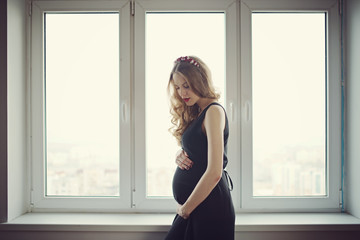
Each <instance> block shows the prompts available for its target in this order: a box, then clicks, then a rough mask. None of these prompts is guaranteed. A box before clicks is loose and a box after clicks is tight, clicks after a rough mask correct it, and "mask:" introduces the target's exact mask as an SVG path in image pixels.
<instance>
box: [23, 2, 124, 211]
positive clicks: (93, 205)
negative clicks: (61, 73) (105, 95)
mask: <svg viewBox="0 0 360 240" xmlns="http://www.w3.org/2000/svg"><path fill="white" fill-rule="evenodd" d="M31 4H32V10H31V15H32V17H31V40H30V41H31V43H30V48H31V63H30V65H31V78H30V79H31V80H30V81H31V83H30V86H31V90H30V91H31V103H30V105H29V107H30V109H31V110H30V112H31V117H30V121H31V133H30V143H29V144H30V146H31V149H32V152H31V161H30V162H31V172H32V177H31V181H32V182H31V183H30V185H31V186H30V188H31V189H30V191H31V200H30V201H31V203H30V204H31V207H32V211H44V210H51V211H61V210H66V211H79V210H86V209H91V210H92V211H114V210H115V211H116V210H117V211H120V210H125V209H129V208H130V203H131V195H130V158H131V153H130V150H129V149H130V142H129V139H130V130H129V129H130V125H131V119H130V111H129V109H130V107H129V106H130V105H129V104H131V101H130V100H131V95H130V38H129V36H130V12H129V9H130V7H129V2H128V1H126V0H120V1H33V2H32V3H31ZM50 12H118V13H119V26H120V38H119V39H120V41H119V42H120V46H119V51H120V58H121V61H119V62H120V66H119V68H120V89H119V91H120V99H119V101H120V104H119V105H120V108H121V109H120V111H119V112H120V133H121V134H120V161H119V164H120V166H119V167H120V197H94V198H88V197H53V196H52V197H46V196H45V170H46V169H45V151H44V150H45V144H46V143H45V124H44V123H45V109H44V106H45V98H44V91H45V89H44V74H45V73H44V52H43V48H44V45H43V42H44V41H43V39H44V34H43V33H44V14H45V13H50Z"/></svg>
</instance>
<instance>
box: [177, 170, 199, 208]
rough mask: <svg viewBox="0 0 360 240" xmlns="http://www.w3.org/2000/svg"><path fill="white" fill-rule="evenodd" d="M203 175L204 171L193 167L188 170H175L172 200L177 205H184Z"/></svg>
mask: <svg viewBox="0 0 360 240" xmlns="http://www.w3.org/2000/svg"><path fill="white" fill-rule="evenodd" d="M203 174H204V169H199V168H197V167H195V165H194V166H193V167H192V168H190V169H189V170H181V169H180V168H177V169H176V171H175V174H174V178H173V184H172V187H173V195H174V198H175V200H176V201H177V202H178V203H179V204H184V203H185V201H186V200H187V199H188V197H189V196H190V194H191V192H192V191H193V190H194V188H195V186H196V184H197V183H198V181H199V180H200V178H201V176H202V175H203Z"/></svg>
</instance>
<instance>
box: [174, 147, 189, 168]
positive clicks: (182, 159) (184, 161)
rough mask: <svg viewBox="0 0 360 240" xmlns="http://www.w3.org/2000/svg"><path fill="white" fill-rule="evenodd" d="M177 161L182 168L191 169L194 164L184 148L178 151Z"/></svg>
mask: <svg viewBox="0 0 360 240" xmlns="http://www.w3.org/2000/svg"><path fill="white" fill-rule="evenodd" d="M175 162H176V164H177V165H178V167H179V168H180V169H181V170H184V169H186V170H189V169H190V168H191V167H192V165H193V161H191V160H190V159H189V156H188V155H187V153H186V152H185V151H184V150H182V149H180V150H179V151H178V152H177V153H176V160H175Z"/></svg>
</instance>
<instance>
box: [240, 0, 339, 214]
mask: <svg viewBox="0 0 360 240" xmlns="http://www.w3.org/2000/svg"><path fill="white" fill-rule="evenodd" d="M271 2H272V1H271ZM278 3H279V2H277V1H274V2H272V4H271V5H270V3H269V5H267V4H260V5H258V2H257V1H243V2H242V12H241V14H242V16H241V20H242V23H241V24H242V28H241V29H242V30H241V38H242V47H241V49H242V50H243V51H242V56H241V59H242V77H241V85H242V86H243V87H242V89H243V90H242V102H243V103H244V109H243V113H244V114H243V116H244V118H243V120H244V121H243V122H242V123H241V124H242V127H241V129H242V132H243V134H242V139H243V140H242V151H243V152H242V160H243V169H242V180H243V183H244V184H243V185H242V186H243V189H242V204H243V207H244V208H248V209H252V208H254V209H259V208H260V209H267V208H271V209H298V208H299V206H301V207H302V208H304V209H314V208H335V209H336V208H338V207H339V202H338V199H339V195H338V194H339V193H338V189H339V182H340V181H339V179H340V178H339V172H338V171H337V169H338V163H339V159H340V155H339V153H340V151H339V148H340V142H339V140H338V139H336V137H335V138H333V137H334V136H335V135H336V134H335V132H337V131H338V130H337V129H339V126H340V119H339V117H338V116H335V115H333V114H332V113H334V112H338V113H339V112H340V109H339V106H338V104H337V103H335V102H338V103H340V98H339V97H340V96H339V94H338V93H335V92H334V89H336V88H338V87H339V86H338V79H339V78H338V74H339V66H340V65H338V63H339V62H338V59H339V56H337V55H336V53H334V52H332V49H331V48H330V46H336V45H337V44H338V37H337V34H338V33H336V30H335V29H336V27H337V24H334V22H337V21H338V19H337V18H338V15H337V14H336V12H335V9H334V8H331V7H330V8H328V9H326V8H325V9H324V8H323V9H321V7H320V6H316V4H315V5H313V6H303V7H299V6H298V7H292V6H291V3H290V2H288V3H287V4H281V5H280V3H279V5H277V4H278ZM335 19H337V20H335ZM330 23H331V25H330ZM248 46H251V50H248V49H246V48H247V47H248ZM331 56H332V57H331ZM335 56H336V57H335ZM248 63H251V66H250V65H249V64H248ZM249 90H250V93H251V94H249V92H247V91H249ZM334 134H335V135H334ZM337 134H339V132H337ZM337 136H340V135H337Z"/></svg>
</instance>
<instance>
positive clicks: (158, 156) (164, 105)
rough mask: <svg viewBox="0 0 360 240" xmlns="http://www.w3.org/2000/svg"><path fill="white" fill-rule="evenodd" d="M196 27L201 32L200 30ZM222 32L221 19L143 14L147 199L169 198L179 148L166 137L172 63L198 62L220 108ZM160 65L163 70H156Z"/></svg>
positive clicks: (215, 16)
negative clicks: (192, 58) (205, 67)
mask: <svg viewBox="0 0 360 240" xmlns="http://www.w3.org/2000/svg"><path fill="white" fill-rule="evenodd" d="M193 23H196V24H193ZM199 25H200V26H204V27H202V28H200V29H199V27H198V26H199ZM224 27H225V16H224V13H157V12H149V13H147V14H146V37H145V39H146V48H145V49H146V52H145V55H146V79H145V81H146V83H145V91H146V92H145V95H146V100H145V103H146V107H145V108H146V116H145V119H146V127H145V129H146V132H145V136H146V166H147V169H146V174H147V175H146V184H147V190H146V195H147V196H148V197H172V189H171V184H169V182H171V181H172V177H173V175H174V170H175V166H174V156H175V153H176V152H177V151H178V150H179V148H180V147H179V146H178V145H177V143H176V141H175V138H174V137H173V136H172V135H171V134H169V131H168V130H169V128H170V127H171V118H170V115H169V105H168V96H167V92H166V87H167V80H168V78H169V71H170V70H171V68H172V63H173V62H174V60H175V59H176V58H178V57H179V56H183V55H195V56H201V58H202V59H203V60H204V61H205V62H206V63H207V64H208V65H209V68H210V69H212V70H213V71H212V76H213V81H214V85H215V86H216V87H217V88H218V92H219V93H220V94H221V96H222V97H221V99H220V102H221V103H223V102H224V101H223V99H224V97H225V92H224V85H225V72H224V67H225V66H224V65H225V64H224V63H225V61H224V57H225V29H224ZM162 32H166V33H167V34H166V35H164V34H162ZM183 36H189V37H188V39H189V40H188V41H184V38H183ZM209 39H212V41H209ZM187 53H189V54H187ZM162 62H163V63H164V64H159V63H162ZM169 69H170V70H169ZM164 149H166V150H165V151H164Z"/></svg>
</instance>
